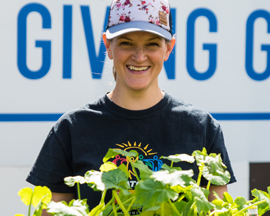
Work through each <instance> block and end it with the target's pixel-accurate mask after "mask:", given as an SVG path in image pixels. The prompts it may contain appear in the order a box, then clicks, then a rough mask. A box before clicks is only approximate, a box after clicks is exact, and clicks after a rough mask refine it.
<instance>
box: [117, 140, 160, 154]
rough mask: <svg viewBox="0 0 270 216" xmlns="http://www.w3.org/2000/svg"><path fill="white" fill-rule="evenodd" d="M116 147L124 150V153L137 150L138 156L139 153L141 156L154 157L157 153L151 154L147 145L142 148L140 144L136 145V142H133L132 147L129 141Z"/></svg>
mask: <svg viewBox="0 0 270 216" xmlns="http://www.w3.org/2000/svg"><path fill="white" fill-rule="evenodd" d="M116 145H117V146H119V147H120V148H121V149H122V150H125V151H129V150H137V151H138V150H139V152H138V153H139V155H140V153H141V154H142V155H143V156H148V155H156V154H157V152H152V151H153V149H148V147H149V144H147V145H146V146H144V147H142V143H139V144H138V145H137V143H136V142H134V144H133V145H132V144H131V143H130V142H129V141H128V143H127V144H126V143H122V144H116Z"/></svg>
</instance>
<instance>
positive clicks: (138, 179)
mask: <svg viewBox="0 0 270 216" xmlns="http://www.w3.org/2000/svg"><path fill="white" fill-rule="evenodd" d="M127 158H128V160H129V162H130V164H131V167H132V170H133V172H134V173H135V176H136V179H137V181H140V178H139V176H138V174H137V171H136V170H135V167H134V166H133V162H132V161H131V159H130V157H127Z"/></svg>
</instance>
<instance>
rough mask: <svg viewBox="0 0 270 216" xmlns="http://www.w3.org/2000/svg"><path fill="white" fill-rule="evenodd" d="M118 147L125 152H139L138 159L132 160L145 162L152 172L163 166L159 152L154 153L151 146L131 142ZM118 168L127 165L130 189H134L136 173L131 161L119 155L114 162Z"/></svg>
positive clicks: (133, 159)
mask: <svg viewBox="0 0 270 216" xmlns="http://www.w3.org/2000/svg"><path fill="white" fill-rule="evenodd" d="M116 145H117V146H118V147H120V149H121V150H125V151H131V150H136V151H137V152H138V154H139V155H138V156H137V157H131V158H130V160H131V161H133V162H135V161H136V160H140V161H143V162H144V164H145V165H147V166H148V167H149V169H151V170H152V171H159V170H160V169H161V167H162V165H163V162H162V160H160V159H159V158H158V156H157V154H158V153H157V152H155V151H153V149H151V148H150V147H149V144H146V145H143V144H142V143H139V144H137V142H134V143H133V144H132V143H130V142H129V141H128V142H127V143H122V144H116ZM112 162H113V163H114V164H116V165H117V166H120V165H121V164H123V163H124V164H126V166H127V168H128V170H129V184H130V187H131V188H133V189H134V187H135V185H136V184H137V181H136V176H135V173H134V172H133V170H132V167H131V164H130V161H128V160H127V159H126V158H125V157H124V156H122V155H117V156H116V157H115V158H114V160H113V161H112Z"/></svg>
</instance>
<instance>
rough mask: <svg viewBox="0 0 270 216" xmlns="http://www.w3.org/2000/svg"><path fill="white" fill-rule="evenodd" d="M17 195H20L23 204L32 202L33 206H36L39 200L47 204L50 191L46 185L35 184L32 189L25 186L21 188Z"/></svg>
mask: <svg viewBox="0 0 270 216" xmlns="http://www.w3.org/2000/svg"><path fill="white" fill-rule="evenodd" d="M18 195H19V196H20V197H21V200H22V202H23V203H24V204H25V205H30V204H32V205H33V206H34V207H36V206H37V205H38V204H39V202H41V201H42V202H43V203H44V204H48V203H49V202H50V201H51V199H52V193H51V191H50V189H49V188H47V187H46V186H44V187H42V186H36V187H35V188H34V190H33V189H32V188H29V187H26V188H23V189H21V190H20V191H19V193H18ZM31 199H32V202H31ZM30 202H31V203H30Z"/></svg>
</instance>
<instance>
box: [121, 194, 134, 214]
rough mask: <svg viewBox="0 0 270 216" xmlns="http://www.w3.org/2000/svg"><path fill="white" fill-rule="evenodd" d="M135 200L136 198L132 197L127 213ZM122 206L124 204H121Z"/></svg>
mask: <svg viewBox="0 0 270 216" xmlns="http://www.w3.org/2000/svg"><path fill="white" fill-rule="evenodd" d="M135 199H136V198H135V197H134V198H133V200H132V201H131V203H130V204H129V206H128V209H127V212H129V210H130V208H131V206H132V205H133V203H134V202H135ZM123 204H124V203H123Z"/></svg>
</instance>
